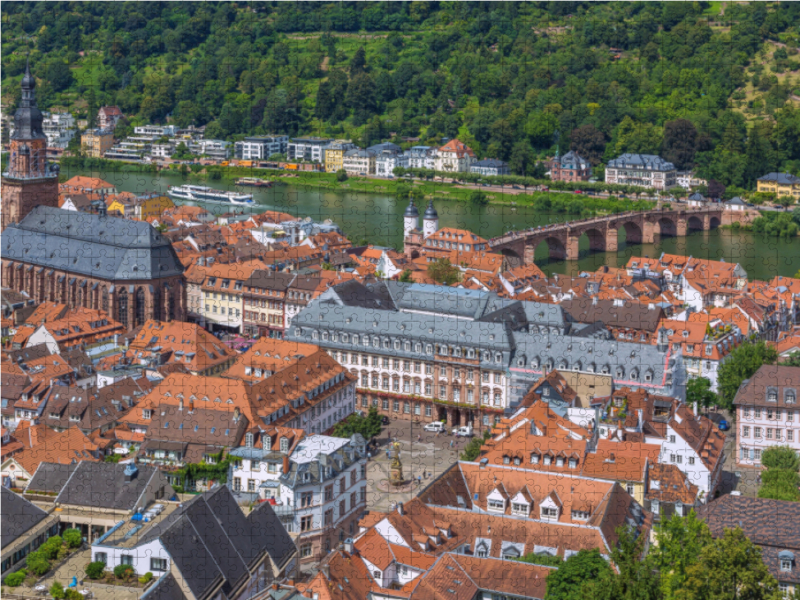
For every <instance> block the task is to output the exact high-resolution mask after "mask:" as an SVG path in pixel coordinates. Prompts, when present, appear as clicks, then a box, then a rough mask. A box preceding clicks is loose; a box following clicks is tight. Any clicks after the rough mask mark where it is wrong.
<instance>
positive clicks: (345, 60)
mask: <svg viewBox="0 0 800 600" xmlns="http://www.w3.org/2000/svg"><path fill="white" fill-rule="evenodd" d="M799 23H800V3H798V2H783V3H780V4H779V3H761V2H758V3H748V4H733V3H728V2H725V3H723V2H694V3H692V2H671V3H656V2H652V3H650V2H636V3H628V2H619V3H614V2H612V3H583V2H553V3H549V2H532V3H511V2H509V3H490V2H468V3H461V2H430V3H427V2H402V3H401V2H372V3H365V2H358V3H356V2H352V3H351V2H342V3H311V2H275V3H261V2H259V3H245V2H239V3H214V2H208V3H199V2H197V3H194V2H180V3H179V2H163V3H157V2H138V3H133V2H85V3H84V2H49V3H25V2H4V3H3V11H2V43H3V53H2V67H3V72H2V76H3V80H2V84H3V101H4V104H5V105H6V107H8V108H13V104H14V102H15V100H16V98H17V95H18V90H19V81H20V78H21V74H22V72H23V70H24V66H25V59H26V54H28V53H30V59H31V64H32V68H33V71H34V74H35V76H36V77H37V79H38V82H39V86H38V94H39V98H40V105H41V106H42V107H43V108H48V107H63V108H65V109H68V110H71V111H73V112H74V113H75V114H76V115H78V116H83V117H84V118H86V116H87V115H92V116H93V114H94V113H95V112H96V109H97V108H98V107H100V106H102V105H105V104H116V105H118V106H119V107H120V108H121V109H122V110H123V112H124V113H125V114H126V115H130V116H132V117H133V119H132V122H133V123H137V122H164V121H165V120H166V119H167V118H168V117H169V118H171V119H172V121H173V122H175V123H177V124H178V125H180V126H187V125H189V124H192V123H194V124H197V125H203V124H207V125H208V128H207V134H206V135H207V137H219V138H226V139H236V138H237V137H242V136H243V135H245V134H247V135H252V134H258V133H271V132H276V133H278V132H279V133H286V134H289V135H297V134H317V135H326V136H337V137H341V136H344V137H350V138H353V139H354V140H357V141H358V142H360V143H362V144H367V143H374V142H376V141H378V140H381V139H386V138H389V137H391V135H392V134H394V135H396V136H398V139H399V137H419V138H421V142H422V143H425V142H434V143H438V142H439V141H440V140H441V138H442V137H455V136H458V137H459V139H461V140H462V141H464V142H466V143H467V144H468V145H470V146H471V147H473V148H474V149H475V150H476V152H477V153H478V155H479V156H480V157H487V156H490V157H497V158H501V159H504V160H508V161H510V163H511V166H512V169H514V170H515V171H516V172H518V173H520V172H524V171H526V170H529V169H531V168H532V166H533V164H534V163H535V161H536V159H537V158H541V157H543V156H545V155H547V154H549V153H552V152H553V151H554V150H555V145H556V140H558V145H559V148H560V149H561V150H562V152H563V151H564V150H565V149H566V148H567V147H569V146H571V147H572V148H577V149H578V150H579V151H580V152H581V153H582V154H583V155H585V156H586V157H587V158H589V159H590V160H591V161H592V162H593V163H594V164H601V163H603V162H605V161H607V160H609V159H610V158H613V157H615V156H617V155H618V154H620V153H622V152H626V151H631V152H652V153H660V154H661V155H662V156H664V157H665V158H667V159H669V160H671V161H673V162H675V163H676V165H677V166H678V167H679V168H681V169H683V168H691V167H694V166H696V167H697V169H698V173H699V174H700V175H701V176H705V177H711V178H715V179H717V180H720V181H722V182H723V183H725V184H726V185H735V186H743V187H745V186H746V187H751V186H752V184H753V181H754V180H755V178H757V177H759V176H761V175H762V174H764V173H765V172H768V171H773V170H790V171H793V172H795V173H800V109H798V105H800V54H798V50H797V48H798V41H800V29H799V26H798V24H799ZM598 171H599V172H601V169H598Z"/></svg>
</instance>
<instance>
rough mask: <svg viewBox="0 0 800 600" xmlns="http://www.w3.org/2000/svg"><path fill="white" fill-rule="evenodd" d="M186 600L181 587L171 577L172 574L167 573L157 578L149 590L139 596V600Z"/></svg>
mask: <svg viewBox="0 0 800 600" xmlns="http://www.w3.org/2000/svg"><path fill="white" fill-rule="evenodd" d="M145 599H146V600H186V596H185V595H184V593H183V590H181V586H180V585H178V582H177V581H176V580H175V577H173V575H172V573H167V574H166V575H164V576H163V577H159V578H158V579H157V580H156V583H155V585H153V586H152V587H151V588H150V589H149V590H147V591H146V592H145V593H144V594H142V595H141V596H140V600H145Z"/></svg>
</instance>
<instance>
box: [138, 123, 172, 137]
mask: <svg viewBox="0 0 800 600" xmlns="http://www.w3.org/2000/svg"><path fill="white" fill-rule="evenodd" d="M133 133H135V134H136V135H144V136H150V137H164V136H167V137H174V136H176V135H178V126H177V125H140V126H138V127H134V128H133Z"/></svg>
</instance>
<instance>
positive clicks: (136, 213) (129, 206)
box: [108, 192, 175, 221]
mask: <svg viewBox="0 0 800 600" xmlns="http://www.w3.org/2000/svg"><path fill="white" fill-rule="evenodd" d="M110 200H111V201H110V202H109V203H108V212H109V213H111V212H114V211H117V212H119V214H121V215H123V216H127V217H133V218H134V219H139V220H140V221H145V220H147V218H148V217H160V216H161V215H162V214H164V211H165V210H166V209H168V208H174V207H175V203H174V202H172V200H170V199H169V197H167V196H164V195H162V194H143V195H141V196H136V195H135V194H131V193H130V192H121V193H119V194H117V195H116V196H114V197H113V198H111V199H110Z"/></svg>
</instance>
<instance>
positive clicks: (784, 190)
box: [756, 173, 800, 199]
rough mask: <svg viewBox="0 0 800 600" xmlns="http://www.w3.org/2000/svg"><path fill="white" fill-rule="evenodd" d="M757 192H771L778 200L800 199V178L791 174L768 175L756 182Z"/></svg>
mask: <svg viewBox="0 0 800 600" xmlns="http://www.w3.org/2000/svg"><path fill="white" fill-rule="evenodd" d="M756 190H757V191H759V192H771V193H773V194H775V197H776V198H780V197H781V196H791V197H792V198H796V199H800V177H797V176H795V175H791V174H790V173H768V174H767V175H764V176H763V177H759V178H758V180H757V181H756Z"/></svg>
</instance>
